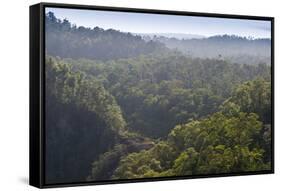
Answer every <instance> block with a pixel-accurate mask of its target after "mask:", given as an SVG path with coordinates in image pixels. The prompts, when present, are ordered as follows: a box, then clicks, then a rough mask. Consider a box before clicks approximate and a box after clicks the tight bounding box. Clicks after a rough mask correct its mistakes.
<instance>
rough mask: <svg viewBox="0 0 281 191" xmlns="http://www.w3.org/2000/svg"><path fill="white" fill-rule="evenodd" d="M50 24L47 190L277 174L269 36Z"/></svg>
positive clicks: (51, 20)
mask: <svg viewBox="0 0 281 191" xmlns="http://www.w3.org/2000/svg"><path fill="white" fill-rule="evenodd" d="M93 22H94V19H93ZM45 24H46V27H45V29H46V55H47V56H46V60H45V64H46V183H63V182H64V183H65V182H81V181H82V182H83V181H99V180H116V179H136V178H147V177H169V176H186V175H206V174H221V173H241V172H253V171H262V170H270V169H271V123H272V121H271V49H270V47H271V40H270V39H260V38H248V37H242V36H237V35H231V34H225V35H215V36H210V37H206V36H202V35H196V34H192V33H188V34H186V35H183V34H182V33H177V34H175V33H169V34H168V33H163V32H161V31H159V34H155V33H153V34H149V35H148V34H143V33H138V34H136V33H130V32H124V31H122V32H121V31H120V30H115V29H103V28H102V27H99V26H96V27H94V28H89V27H83V26H77V25H74V24H73V23H71V20H67V19H62V20H61V19H58V18H57V17H56V14H55V13H53V12H48V13H46V17H45ZM171 35H175V36H171Z"/></svg>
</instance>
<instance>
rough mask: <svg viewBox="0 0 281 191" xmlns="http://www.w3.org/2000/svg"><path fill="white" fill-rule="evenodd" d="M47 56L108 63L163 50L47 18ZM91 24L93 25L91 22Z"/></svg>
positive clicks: (116, 34)
mask: <svg viewBox="0 0 281 191" xmlns="http://www.w3.org/2000/svg"><path fill="white" fill-rule="evenodd" d="M45 18H46V49H47V54H49V55H52V56H59V57H62V58H73V59H77V58H87V59H98V60H110V59H118V58H130V57H135V56H138V55H141V54H144V55H145V54H151V53H155V52H156V51H161V50H163V49H165V46H164V45H163V44H162V43H160V42H155V41H145V40H144V39H142V37H141V36H137V35H133V34H131V33H123V32H120V31H117V30H114V29H108V30H104V29H102V28H100V27H95V28H93V29H91V28H85V27H83V26H79V27H77V26H76V25H74V24H72V23H70V22H69V21H68V20H67V19H64V20H63V21H62V20H60V19H58V18H56V16H55V15H54V13H52V12H48V13H47V14H46V17H45ZM93 22H94V21H93Z"/></svg>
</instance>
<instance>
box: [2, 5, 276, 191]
mask: <svg viewBox="0 0 281 191" xmlns="http://www.w3.org/2000/svg"><path fill="white" fill-rule="evenodd" d="M54 1H55V0H54ZM38 2H39V1H36V0H25V1H24V0H21V1H19V0H18V1H16V0H6V1H1V11H0V52H1V56H0V130H1V131H0V190H3V191H9V190H13V191H23V190H31V191H32V190H36V188H33V187H31V186H29V185H28V128H29V127H28V117H29V114H28V104H29V103H28V99H29V98H28V92H29V84H28V83H29V80H28V77H29V73H28V71H29V63H28V60H29V58H28V54H29V48H28V47H29V45H28V43H29V19H28V16H29V13H28V11H29V8H28V7H29V5H32V4H35V3H38ZM56 2H59V3H74V4H89V5H103V6H119V7H135V8H150V9H167V10H181V11H193V12H211V13H225V14H245V15H260V16H273V17H275V49H276V51H275V54H276V57H275V74H276V75H275V80H276V81H275V84H276V85H275V97H276V100H275V107H276V109H275V113H276V116H275V117H276V121H275V122H276V123H275V138H276V141H275V151H276V154H275V155H276V157H275V162H276V169H275V171H276V173H275V174H274V175H256V176H242V177H226V178H209V179H193V180H179V181H165V182H163V181H162V182H152V183H134V184H119V185H104V186H95V187H93V186H84V187H74V188H64V189H54V190H73V191H75V190H82V191H83V190H99V191H116V190H122V191H132V190H134V191H149V190H151V191H152V190H153V191H158V190H159V191H171V190H197V191H200V190H216V191H220V190H224V191H225V190H228V191H232V190H235V191H237V190H254V191H259V190H262V191H265V190H270V189H272V190H278V187H279V189H280V187H281V183H280V182H281V166H280V165H281V164H280V163H281V153H280V147H281V134H280V129H279V127H280V125H281V114H280V112H281V105H280V104H281V99H280V97H281V90H280V85H279V83H280V82H281V67H280V65H279V64H280V61H281V60H280V59H281V58H280V56H279V52H280V48H281V47H280V46H281V42H280V36H279V35H280V34H281V11H280V5H278V2H279V1H278V0H262V1H261V0H255V1H250V0H248V1H246V0H232V1H226V0H212V1H208V0H193V1H188V0H172V1H171V0H169V1H168V0H96V1H93V0H92V1H91V0H56ZM278 74H280V75H278Z"/></svg>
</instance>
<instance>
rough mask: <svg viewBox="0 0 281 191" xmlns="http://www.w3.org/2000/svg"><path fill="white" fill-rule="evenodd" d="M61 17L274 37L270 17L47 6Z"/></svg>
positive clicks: (147, 28)
mask: <svg viewBox="0 0 281 191" xmlns="http://www.w3.org/2000/svg"><path fill="white" fill-rule="evenodd" d="M49 11H51V12H53V13H54V14H55V16H56V17H57V18H59V19H61V20H63V19H64V18H66V19H68V20H69V21H70V22H71V23H72V24H76V25H77V26H84V27H90V28H94V27H96V26H98V27H100V28H103V29H110V28H111V29H115V30H120V31H122V32H131V33H180V34H196V35H203V36H206V37H209V36H214V35H223V34H228V35H238V36H243V37H253V38H271V23H270V21H260V20H246V19H227V18H213V17H198V16H196V17H194V16H179V15H163V14H161V15H160V14H147V13H127V12H116V11H96V10H84V9H83V10H82V9H71V8H46V13H48V12H49Z"/></svg>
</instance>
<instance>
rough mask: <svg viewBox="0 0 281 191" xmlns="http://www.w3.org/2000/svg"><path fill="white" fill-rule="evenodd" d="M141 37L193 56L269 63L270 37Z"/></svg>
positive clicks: (236, 61) (235, 61)
mask: <svg viewBox="0 0 281 191" xmlns="http://www.w3.org/2000/svg"><path fill="white" fill-rule="evenodd" d="M143 39H145V40H147V41H151V40H153V41H155V42H161V43H164V44H165V45H166V46H167V47H168V48H172V49H178V50H180V51H181V52H183V53H185V54H186V55H188V56H193V57H200V58H221V59H226V60H228V61H231V62H234V63H243V64H259V63H266V64H270V54H271V40H270V39H250V38H246V37H239V36H234V35H222V36H220V35H218V36H212V37H208V38H201V39H182V40H180V39H177V38H167V37H164V36H161V35H160V36H157V35H155V36H154V37H149V36H143Z"/></svg>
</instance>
